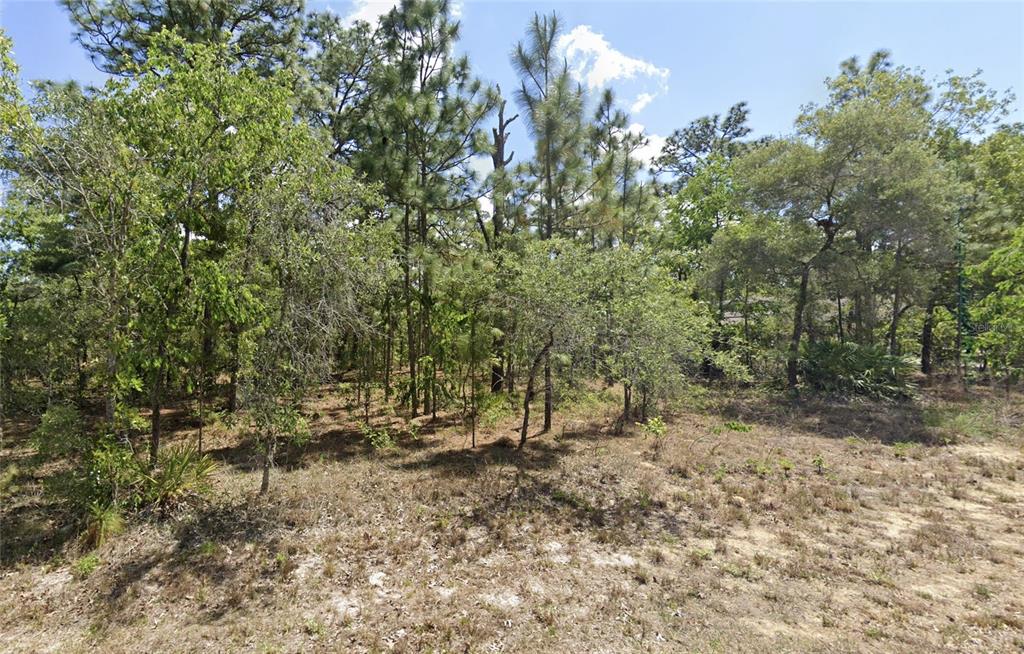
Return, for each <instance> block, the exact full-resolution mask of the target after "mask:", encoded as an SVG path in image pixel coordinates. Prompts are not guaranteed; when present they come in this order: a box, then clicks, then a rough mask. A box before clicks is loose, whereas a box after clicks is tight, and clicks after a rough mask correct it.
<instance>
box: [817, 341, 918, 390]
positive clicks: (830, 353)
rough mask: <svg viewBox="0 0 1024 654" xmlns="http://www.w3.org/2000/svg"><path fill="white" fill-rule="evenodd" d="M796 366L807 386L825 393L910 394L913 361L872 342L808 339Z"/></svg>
mask: <svg viewBox="0 0 1024 654" xmlns="http://www.w3.org/2000/svg"><path fill="white" fill-rule="evenodd" d="M800 369H801V372H802V374H803V379H804V381H805V382H806V383H807V385H808V386H810V387H812V388H814V389H816V390H818V391H822V392H825V393H836V394H855V395H865V396H869V397H876V398H888V399H899V398H905V397H910V395H911V393H912V390H913V386H912V384H911V382H910V375H911V372H912V370H913V364H912V363H911V362H910V361H908V360H907V359H904V358H902V357H898V356H892V355H890V354H888V353H886V352H885V351H884V350H882V349H881V348H877V347H873V346H865V345H857V344H854V343H837V342H835V341H824V342H819V343H808V344H806V345H805V346H804V352H803V358H802V359H801V360H800Z"/></svg>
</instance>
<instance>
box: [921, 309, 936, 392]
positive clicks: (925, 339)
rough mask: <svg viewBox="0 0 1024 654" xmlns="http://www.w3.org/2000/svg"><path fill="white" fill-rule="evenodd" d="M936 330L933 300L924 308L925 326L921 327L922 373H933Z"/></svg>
mask: <svg viewBox="0 0 1024 654" xmlns="http://www.w3.org/2000/svg"><path fill="white" fill-rule="evenodd" d="M934 328H935V301H934V300H933V299H931V298H929V300H928V304H927V305H926V306H925V308H924V325H923V326H922V327H921V372H923V373H924V374H926V375H929V374H931V372H932V331H933V329H934Z"/></svg>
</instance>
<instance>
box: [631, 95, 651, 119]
mask: <svg viewBox="0 0 1024 654" xmlns="http://www.w3.org/2000/svg"><path fill="white" fill-rule="evenodd" d="M656 97H658V96H656V95H654V94H653V93H641V94H640V95H638V96H636V100H633V104H631V105H629V111H630V113H634V114H635V113H639V112H641V111H643V110H644V107H646V106H647V105H649V104H651V101H652V100H654V98H656Z"/></svg>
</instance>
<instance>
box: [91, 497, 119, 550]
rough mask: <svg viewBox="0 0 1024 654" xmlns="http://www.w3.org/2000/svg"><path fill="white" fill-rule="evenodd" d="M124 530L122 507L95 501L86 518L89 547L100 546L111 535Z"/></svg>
mask: <svg viewBox="0 0 1024 654" xmlns="http://www.w3.org/2000/svg"><path fill="white" fill-rule="evenodd" d="M122 531H124V519H123V518H122V517H121V509H120V508H119V507H118V506H117V505H116V504H107V505H103V504H99V503H97V502H94V503H93V504H92V505H91V506H90V507H89V515H88V517H87V518H86V523H85V534H84V539H85V542H86V544H87V545H88V546H89V547H99V546H100V545H102V544H103V543H105V542H107V541H108V540H109V539H110V537H111V536H116V535H117V534H119V533H121V532H122Z"/></svg>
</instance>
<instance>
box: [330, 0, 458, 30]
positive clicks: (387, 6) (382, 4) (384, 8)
mask: <svg viewBox="0 0 1024 654" xmlns="http://www.w3.org/2000/svg"><path fill="white" fill-rule="evenodd" d="M462 2H463V0H452V1H451V2H450V3H449V5H448V9H449V12H450V13H451V17H452V18H453V19H455V20H458V19H459V18H461V17H462ZM397 6H398V0H353V2H352V9H351V10H349V12H348V13H347V14H345V24H346V25H352V24H353V23H355V22H356V21H357V20H363V21H366V22H367V23H369V24H370V25H376V24H377V20H378V19H379V18H380V17H381V16H383V15H384V14H386V13H388V12H389V11H391V9H392V8H394V7H397Z"/></svg>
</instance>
